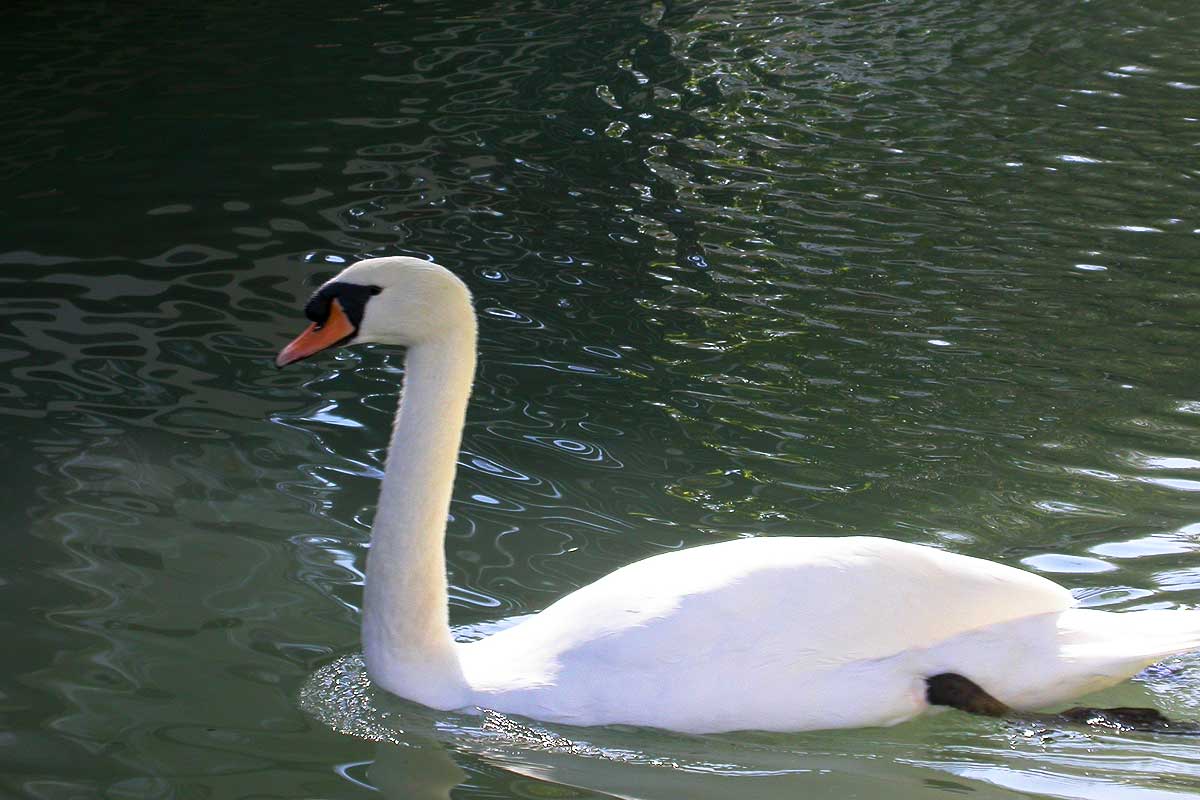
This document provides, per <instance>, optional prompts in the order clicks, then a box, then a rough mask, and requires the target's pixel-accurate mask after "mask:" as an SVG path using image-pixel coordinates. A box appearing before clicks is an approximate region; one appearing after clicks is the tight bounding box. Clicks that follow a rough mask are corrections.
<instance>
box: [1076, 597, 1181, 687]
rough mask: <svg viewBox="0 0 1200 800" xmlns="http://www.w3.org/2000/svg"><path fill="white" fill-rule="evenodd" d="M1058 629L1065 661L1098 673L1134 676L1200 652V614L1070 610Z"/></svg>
mask: <svg viewBox="0 0 1200 800" xmlns="http://www.w3.org/2000/svg"><path fill="white" fill-rule="evenodd" d="M1058 630H1059V643H1060V652H1061V655H1062V658H1063V659H1065V660H1067V661H1071V662H1075V663H1077V664H1088V665H1089V666H1091V667H1093V668H1096V669H1099V668H1104V667H1106V666H1107V669H1111V670H1114V671H1113V672H1112V673H1111V674H1113V675H1116V674H1122V675H1131V674H1133V673H1135V672H1137V671H1138V670H1140V669H1142V668H1143V667H1145V666H1147V665H1149V664H1152V663H1154V662H1155V661H1158V660H1159V659H1161V658H1165V657H1167V656H1171V655H1175V654H1177V653H1186V652H1188V651H1190V650H1200V611H1131V612H1128V613H1124V614H1121V613H1112V612H1108V611H1094V610H1088V609H1071V610H1069V611H1066V612H1063V614H1062V615H1061V616H1060V617H1059V623H1058ZM1107 669H1106V670H1105V671H1107Z"/></svg>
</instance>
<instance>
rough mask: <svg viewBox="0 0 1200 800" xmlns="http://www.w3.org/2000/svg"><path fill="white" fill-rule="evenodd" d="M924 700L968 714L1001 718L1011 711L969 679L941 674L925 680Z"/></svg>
mask: <svg viewBox="0 0 1200 800" xmlns="http://www.w3.org/2000/svg"><path fill="white" fill-rule="evenodd" d="M925 699H926V700H928V701H929V704H930V705H934V706H950V707H951V708H957V709H958V710H959V711H966V712H967V713H969V714H983V715H984V716H986V717H1003V716H1005V715H1006V714H1009V713H1011V712H1012V709H1011V708H1009V707H1008V706H1006V705H1004V703H1001V702H1000V701H999V700H997V699H996V698H994V697H992V696H991V695H990V694H988V693H987V692H985V691H984V690H983V689H981V688H979V684H977V683H975V682H974V681H972V680H971V679H970V678H964V677H963V676H962V675H957V674H955V673H953V672H943V673H942V674H941V675H934V676H933V677H931V678H926V679H925Z"/></svg>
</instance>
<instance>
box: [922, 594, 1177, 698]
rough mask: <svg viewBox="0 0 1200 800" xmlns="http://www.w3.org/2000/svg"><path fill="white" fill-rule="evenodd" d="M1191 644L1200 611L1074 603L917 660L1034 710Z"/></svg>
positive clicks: (1126, 674) (967, 638)
mask: <svg viewBox="0 0 1200 800" xmlns="http://www.w3.org/2000/svg"><path fill="white" fill-rule="evenodd" d="M1191 650H1200V611H1130V612H1128V613H1115V612H1111V611H1095V610H1090V609H1080V608H1071V609H1067V610H1065V611H1061V612H1058V613H1051V614H1041V615H1038V616H1034V617H1025V618H1022V619H1018V620H1013V621H1011V622H1006V623H1001V624H999V625H993V626H990V627H989V628H986V629H983V630H980V631H975V632H972V633H969V634H966V635H963V636H959V637H956V638H954V639H951V640H950V641H948V642H946V643H945V644H944V645H942V646H940V647H936V648H933V649H932V650H930V651H929V653H928V658H927V659H925V660H924V661H922V662H921V663H920V665H919V666H920V667H921V668H924V669H925V672H924V675H925V676H926V677H927V676H929V675H937V674H941V673H946V672H950V673H955V674H958V675H964V676H966V677H967V678H969V679H970V680H972V681H974V682H975V683H976V684H977V685H978V686H980V687H982V688H983V689H984V690H985V691H987V692H988V693H989V694H991V695H992V696H993V697H996V698H998V699H999V700H1001V701H1002V702H1004V703H1005V704H1007V705H1009V706H1011V707H1013V708H1017V709H1021V710H1023V711H1036V710H1038V709H1043V708H1047V707H1050V706H1053V705H1057V704H1059V703H1068V702H1073V701H1074V700H1075V699H1076V698H1078V697H1081V696H1083V695H1085V694H1090V693H1091V692H1094V691H1098V690H1100V689H1104V688H1106V687H1109V686H1113V685H1114V684H1117V683H1120V682H1121V681H1123V680H1125V679H1126V678H1129V677H1131V676H1133V675H1135V674H1137V673H1138V672H1139V671H1141V670H1142V669H1143V668H1144V667H1146V666H1149V665H1150V664H1153V663H1154V662H1155V661H1158V660H1159V659H1162V658H1165V657H1167V656H1170V655H1175V654H1176V653H1186V652H1188V651H1191ZM922 685H923V684H922Z"/></svg>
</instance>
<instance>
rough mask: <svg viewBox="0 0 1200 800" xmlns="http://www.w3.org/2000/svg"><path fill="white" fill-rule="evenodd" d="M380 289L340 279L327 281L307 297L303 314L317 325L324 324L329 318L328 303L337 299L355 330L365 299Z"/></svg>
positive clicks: (377, 292)
mask: <svg viewBox="0 0 1200 800" xmlns="http://www.w3.org/2000/svg"><path fill="white" fill-rule="evenodd" d="M382 291H383V289H381V288H379V287H378V286H363V285H362V284H359V283H344V282H342V281H338V282H337V283H327V284H325V285H324V286H322V287H321V288H320V289H317V291H315V292H314V293H313V296H312V297H310V298H309V299H308V303H307V304H306V305H305V306H304V316H306V317H308V318H309V319H310V320H312V321H313V322H315V323H316V324H317V325H324V324H325V321H326V320H328V319H329V304H330V303H332V302H333V301H334V300H337V301H338V302H339V303H340V304H341V306H342V311H345V312H346V318H347V319H349V320H350V324H351V325H353V326H354V330H355V332H357V331H358V326H359V325H361V324H362V318H363V311H364V310H365V309H366V307H367V301H368V300H370V299H371V298H372V297H374V296H375V295H377V294H379V293H380V292H382Z"/></svg>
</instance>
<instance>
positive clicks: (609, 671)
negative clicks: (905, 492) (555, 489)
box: [462, 537, 1072, 730]
mask: <svg viewBox="0 0 1200 800" xmlns="http://www.w3.org/2000/svg"><path fill="white" fill-rule="evenodd" d="M1071 604H1072V598H1071V595H1070V593H1069V592H1067V590H1065V589H1063V588H1062V587H1060V586H1058V585H1057V584H1054V583H1052V582H1050V581H1047V580H1045V579H1043V578H1040V577H1038V576H1036V575H1032V574H1030V573H1027V572H1023V571H1021V570H1018V569H1013V568H1011V567H1006V566H1003V565H1000V564H995V563H992V562H987V561H982V560H979V559H974V558H970V557H968V556H962V555H956V554H952V553H946V552H943V551H940V550H935V549H932V548H928V547H921V546H918V545H911V544H906V543H903V542H896V541H892V540H888V539H877V538H870V537H849V538H793V537H788V538H782V537H779V538H771V537H764V538H757V539H744V540H737V541H733V542H725V543H721V544H715V545H709V546H705V547H697V548H692V549H687V550H680V551H675V552H671V553H666V554H663V555H658V556H654V557H652V558H648V559H645V560H643V561H639V562H636V563H633V564H630V565H628V566H626V567H623V568H621V569H618V570H617V571H615V572H613V573H611V574H609V575H607V576H605V577H603V578H601V579H600V580H598V581H596V582H595V583H593V584H591V585H589V586H585V587H584V588H582V589H579V590H578V591H576V592H574V593H572V594H570V595H568V596H567V597H565V598H563V599H562V600H560V601H558V602H557V603H555V604H553V605H552V606H550V607H549V608H547V609H546V610H545V611H543V612H541V613H540V614H538V615H537V616H535V617H532V618H531V619H529V620H528V621H526V622H523V623H521V624H519V625H517V626H515V627H513V628H510V629H508V630H506V631H502V632H501V633H498V634H496V635H494V636H492V637H490V638H488V639H485V640H483V641H481V642H477V643H474V644H470V645H466V646H463V648H462V660H463V664H464V667H465V669H466V674H467V677H468V680H469V681H470V682H471V683H472V684H473V685H474V686H475V688H476V689H477V690H478V691H479V692H480V698H479V702H480V704H481V705H490V706H492V707H498V706H502V705H505V704H510V706H509V708H508V709H507V710H511V711H516V712H518V713H524V714H528V715H530V716H540V717H541V718H544V719H545V718H549V719H559V720H561V721H568V722H577V723H578V724H596V723H597V722H637V721H638V720H637V719H636V718H631V717H630V715H631V713H632V714H633V717H636V716H638V714H637V713H636V712H637V711H638V710H639V708H644V709H646V710H647V712H648V713H647V714H646V718H647V719H651V720H653V719H657V720H658V721H656V722H651V723H649V724H657V725H664V722H663V716H664V715H669V714H670V713H672V712H673V711H674V710H678V711H679V712H680V713H683V714H684V715H693V716H695V715H699V716H700V717H703V718H704V719H700V720H693V721H692V722H691V723H688V722H687V721H686V720H674V721H673V724H667V725H666V727H674V728H676V729H683V730H687V729H692V730H700V729H704V728H706V727H708V729H713V730H715V729H719V728H715V727H711V726H712V725H713V724H717V723H718V720H714V719H711V718H712V717H713V716H714V715H715V716H717V717H720V718H722V719H724V718H726V717H728V716H729V715H730V714H732V715H734V716H739V715H740V714H741V713H742V712H743V711H744V712H747V713H755V714H757V716H758V718H759V719H761V718H762V717H763V716H764V714H766V715H767V717H768V718H769V715H770V712H771V708H772V707H775V708H776V711H779V709H778V707H779V706H780V705H781V704H787V703H788V700H787V698H789V697H798V696H799V695H801V694H804V695H811V694H812V693H813V692H818V693H819V692H820V691H821V686H820V683H821V681H822V680H823V679H824V678H829V677H832V676H840V677H839V678H838V680H839V681H843V680H844V679H845V675H846V670H847V669H849V670H853V669H857V668H861V667H862V665H869V664H871V663H875V662H879V661H880V660H882V659H888V658H890V657H894V656H897V655H898V654H902V653H905V652H911V651H913V650H917V649H921V648H928V647H931V646H934V645H937V644H938V643H940V642H944V641H946V640H948V639H951V638H953V637H955V636H957V635H960V634H963V633H966V632H968V631H973V630H978V629H981V628H986V627H988V626H993V625H997V624H1000V623H1005V622H1009V621H1012V620H1017V619H1021V618H1025V617H1031V616H1035V615H1045V614H1051V613H1054V612H1060V611H1062V610H1064V609H1066V608H1068V607H1070V606H1071ZM734 683H736V684H745V686H741V687H740V688H739V686H738V685H733V684H734ZM802 683H803V684H805V685H804V686H803V687H802V686H801V684H802ZM802 688H803V691H801V689H802ZM863 691H864V692H865V693H874V692H877V691H885V692H892V693H893V694H895V693H896V691H899V692H900V693H901V694H904V695H905V703H906V707H907V701H908V699H911V698H909V697H908V695H910V694H911V693H912V691H911V687H907V686H906V687H903V688H902V689H900V690H897V689H896V687H885V686H882V685H881V684H880V681H879V678H878V676H877V675H873V676H872V678H871V684H870V685H869V686H868V685H866V684H864V687H863ZM831 699H832V698H831ZM917 700H918V701H920V698H917ZM808 702H809V703H810V704H811V700H809V701H808ZM758 704H762V705H763V706H765V708H764V709H757V710H756V709H752V708H750V706H754V705H758ZM815 705H816V706H817V707H818V708H817V709H814V710H819V706H820V705H821V704H820V703H819V702H818V703H816V704H815ZM501 710H504V709H501ZM652 715H654V716H652ZM606 717H611V718H606ZM789 725H790V723H785V722H781V726H782V727H784V728H786V727H788V726H789ZM755 727H766V726H764V725H763V724H762V723H761V722H759V723H758V724H756V725H755ZM793 729H795V728H793Z"/></svg>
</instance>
